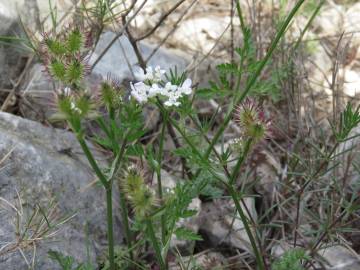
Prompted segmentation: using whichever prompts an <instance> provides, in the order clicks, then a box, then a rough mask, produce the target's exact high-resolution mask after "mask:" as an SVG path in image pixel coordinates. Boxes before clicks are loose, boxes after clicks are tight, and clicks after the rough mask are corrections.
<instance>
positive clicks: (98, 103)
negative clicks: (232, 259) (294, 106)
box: [39, 0, 359, 270]
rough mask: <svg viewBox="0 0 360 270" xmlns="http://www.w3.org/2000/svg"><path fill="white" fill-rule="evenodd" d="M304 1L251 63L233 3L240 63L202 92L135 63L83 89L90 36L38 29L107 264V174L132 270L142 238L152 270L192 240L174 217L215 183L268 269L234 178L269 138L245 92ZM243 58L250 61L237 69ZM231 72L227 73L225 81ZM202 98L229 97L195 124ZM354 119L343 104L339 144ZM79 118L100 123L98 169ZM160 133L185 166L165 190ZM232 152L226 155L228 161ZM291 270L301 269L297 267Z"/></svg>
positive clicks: (223, 68) (172, 74) (247, 36)
mask: <svg viewBox="0 0 360 270" xmlns="http://www.w3.org/2000/svg"><path fill="white" fill-rule="evenodd" d="M100 2H102V1H100ZM303 2H304V0H300V1H298V2H297V4H296V5H295V6H294V8H293V9H292V10H291V12H290V13H289V15H288V16H287V17H286V18H285V19H284V21H283V23H282V25H281V27H280V28H279V30H278V32H277V34H276V36H275V37H274V39H273V41H272V42H271V44H270V46H269V49H268V50H267V53H266V54H265V56H264V58H262V59H260V60H256V59H255V58H254V53H253V47H252V45H251V40H252V39H251V32H250V30H249V29H248V28H247V27H246V25H245V24H244V21H243V18H242V13H241V8H240V4H239V1H236V3H237V5H236V8H237V12H238V17H239V19H240V22H241V31H242V33H243V37H244V43H243V46H242V47H241V48H238V49H236V52H237V53H238V56H239V62H238V63H235V62H234V63H227V64H223V65H220V66H219V68H218V70H219V83H217V84H216V83H213V82H212V83H210V88H208V89H196V87H195V86H194V85H193V82H192V80H191V79H190V78H188V76H187V74H186V72H183V73H181V74H178V73H177V70H176V69H172V70H170V71H168V72H167V71H166V70H164V69H162V67H160V66H155V67H151V66H144V65H142V67H141V68H140V67H139V68H137V70H136V71H135V80H134V81H132V82H131V83H130V84H129V85H125V86H124V85H121V83H120V82H119V81H118V80H117V79H116V78H114V77H113V76H111V75H109V76H108V77H107V78H105V79H104V80H103V81H102V82H101V83H100V84H99V85H98V87H97V91H96V92H94V93H92V92H90V91H89V90H88V89H87V86H86V84H85V83H84V79H85V78H86V76H87V74H88V72H89V68H88V65H87V59H88V53H87V52H88V50H89V47H87V46H88V44H92V42H91V41H89V40H87V39H88V38H89V35H88V36H85V35H84V34H82V31H80V30H79V28H76V27H74V28H69V29H68V30H67V31H66V32H65V33H64V34H62V35H60V36H59V37H56V38H55V37H50V36H49V35H44V41H43V42H42V44H41V46H40V48H39V51H40V52H41V53H39V54H41V55H43V57H42V60H43V62H44V64H45V66H46V70H47V72H48V73H49V74H50V75H51V77H52V78H53V79H54V80H55V81H56V82H57V83H58V84H57V87H58V89H59V90H58V91H57V92H56V93H55V103H56V104H57V113H56V114H55V115H54V118H55V119H57V120H65V121H66V122H67V123H68V125H69V126H70V128H71V129H72V130H73V132H74V133H75V135H76V137H77V139H78V141H79V143H80V145H81V147H82V149H83V152H84V153H85V155H86V157H87V159H88V161H89V163H90V165H91V167H92V169H93V170H94V172H95V174H96V175H97V177H98V179H99V182H100V183H101V185H102V186H103V187H104V190H105V193H106V202H107V222H108V244H109V256H108V257H109V263H108V264H107V267H108V269H110V270H115V269H116V265H115V260H114V257H115V255H114V246H115V243H114V237H113V213H112V211H113V205H112V199H113V198H112V197H113V186H114V182H115V181H117V182H118V184H119V187H120V188H119V199H120V204H121V214H122V221H123V222H122V223H123V227H124V231H125V238H126V244H127V251H126V252H127V258H128V260H129V262H130V263H132V267H134V268H136V267H137V265H136V261H137V260H142V259H144V258H141V255H139V253H140V252H137V251H138V250H143V249H144V248H145V247H146V246H147V244H148V243H149V244H150V245H151V247H152V250H153V252H152V254H153V255H154V256H155V257H156V260H157V264H158V266H159V268H160V269H161V270H166V269H168V254H169V252H172V250H171V245H170V243H171V239H172V238H173V236H174V235H175V236H177V237H178V238H180V239H185V240H192V241H201V239H202V238H201V236H200V235H197V234H196V233H195V232H192V231H191V230H189V229H187V228H184V227H181V226H179V225H178V224H179V223H178V221H179V220H180V219H186V218H189V217H192V216H194V215H195V214H196V211H193V210H189V209H188V207H189V204H190V203H191V201H192V199H194V198H196V197H198V196H199V195H200V194H204V193H205V192H206V191H209V190H212V191H214V190H215V189H216V191H217V193H218V195H219V196H223V195H228V196H230V197H231V199H232V200H233V202H234V204H235V208H236V211H237V214H238V215H239V216H240V218H241V220H242V222H243V224H244V229H245V231H246V233H247V235H248V237H249V240H250V244H251V247H252V254H253V256H254V258H255V260H256V265H257V268H258V269H260V270H267V269H270V268H269V265H268V262H267V259H268V258H267V257H266V256H264V255H263V252H264V250H265V249H264V247H263V246H262V239H263V238H264V236H263V235H262V232H261V226H258V224H256V223H255V222H254V220H253V219H252V217H251V215H250V214H249V213H248V211H247V209H244V207H242V205H245V203H244V192H243V191H239V189H238V183H237V181H238V179H239V176H240V175H241V172H242V167H243V165H244V163H245V162H246V160H247V158H248V157H249V155H250V153H251V150H252V149H254V148H255V147H256V146H257V145H259V143H260V141H262V140H265V139H267V138H269V136H270V133H271V132H270V129H271V121H270V120H269V119H268V118H267V117H266V115H265V113H264V110H263V108H262V107H261V105H259V103H258V99H257V98H256V97H252V98H249V95H250V94H251V95H253V94H254V93H255V94H256V91H254V90H256V89H257V88H258V87H259V84H258V81H259V80H258V79H259V76H260V74H261V72H262V71H263V69H264V68H265V66H266V65H267V64H268V62H269V59H270V57H271V55H272V53H273V52H274V50H275V49H276V47H277V45H278V43H279V41H280V40H281V38H282V37H283V36H284V33H285V31H286V29H287V28H288V26H289V24H290V22H291V20H292V18H293V17H294V15H295V13H296V11H297V10H298V9H299V8H300V7H301V5H302V3H303ZM139 62H140V61H139ZM246 64H249V65H248V66H247V74H246V76H245V75H244V74H245V71H244V69H245V68H246ZM232 76H234V77H235V79H236V80H235V81H234V82H233V83H232V82H231V77H232ZM253 96H256V95H253ZM201 98H205V99H208V98H211V99H215V100H218V101H220V102H221V101H224V100H226V101H228V102H227V103H225V102H223V104H228V107H227V108H222V107H221V106H219V108H217V111H216V112H215V113H214V115H213V117H212V119H210V121H209V122H208V123H205V124H204V123H203V122H202V121H200V119H199V117H198V114H197V112H196V107H195V106H194V102H193V101H194V100H195V99H201ZM147 104H152V105H155V106H156V108H157V109H158V110H159V112H160V115H161V120H162V121H161V124H160V125H159V126H160V132H159V133H158V135H156V136H157V137H156V140H155V143H154V144H153V145H152V146H148V147H145V146H144V145H143V144H142V143H141V138H142V137H143V135H144V134H145V133H146V130H145V129H144V124H143V107H144V106H146V105H147ZM224 107H225V105H224ZM219 111H222V112H223V113H224V115H223V118H222V121H221V122H220V123H217V125H215V124H214V122H215V121H214V119H215V118H216V117H217V115H218V113H219ZM175 116H176V117H175ZM358 116H359V112H358V110H356V111H355V112H354V111H353V110H352V109H351V108H347V109H346V110H345V112H344V113H343V114H342V123H343V125H342V126H343V128H338V129H337V133H336V134H337V135H336V138H337V140H338V141H341V140H343V139H344V138H345V137H346V136H347V135H348V134H349V133H350V131H351V129H353V128H354V127H355V126H356V125H357V124H358V123H359V117H358ZM88 120H93V121H94V122H95V123H96V124H97V125H98V126H99V128H100V129H101V133H100V134H97V135H96V136H95V141H96V142H97V143H98V144H100V145H101V146H102V147H104V148H106V149H107V150H109V151H110V152H111V153H112V159H111V161H110V164H109V166H108V168H102V167H100V165H99V164H98V162H97V161H96V159H95V157H94V156H93V154H92V152H91V150H90V148H89V146H88V142H87V141H86V140H85V137H86V129H85V125H84V122H86V121H88ZM186 121H188V122H190V123H191V128H189V125H186V124H185V122H186ZM232 121H233V122H235V124H237V125H238V126H237V127H238V128H239V130H240V133H239V136H238V138H237V139H236V143H235V144H236V147H233V148H231V147H230V148H228V149H222V150H221V151H219V150H218V149H217V148H216V147H215V146H216V145H217V144H218V143H219V141H220V140H221V138H222V137H223V136H224V132H225V130H226V129H227V128H228V126H229V124H230V122H232ZM210 130H211V136H209V133H210V132H209V131H210ZM334 130H336V128H335V127H334ZM167 135H169V136H170V137H171V138H172V140H173V141H174V145H175V149H172V151H171V152H170V154H169V155H174V156H175V157H178V158H180V160H181V162H182V167H183V171H184V175H183V176H182V178H184V179H182V181H179V182H178V183H177V185H176V187H175V188H173V189H171V190H165V189H164V188H163V183H162V182H163V179H162V173H161V171H162V169H163V167H164V159H165V157H164V156H165V154H164V144H165V140H166V136H167ZM233 156H235V159H233V160H231V157H233ZM134 159H136V160H139V161H141V162H138V163H139V164H141V166H139V165H137V166H133V165H132V162H131V161H132V160H134ZM144 163H145V166H144ZM144 168H147V170H149V171H150V172H151V173H152V174H154V175H155V176H156V191H155V190H154V189H153V188H152V187H151V186H150V185H149V181H148V180H149V179H147V177H148V176H147V171H145V169H144ZM209 193H211V192H209ZM213 193H214V192H213ZM245 208H246V207H245ZM295 257H296V258H295V259H294V260H295V262H294V263H295V264H298V260H300V259H301V258H297V256H295ZM279 265H280V264H279ZM285 265H288V263H285ZM279 267H280V266H279ZM280 268H281V267H280ZM280 268H279V269H280ZM298 268H299V269H301V268H300V265H299V267H298ZM281 269H282V268H281Z"/></svg>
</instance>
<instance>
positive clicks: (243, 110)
mask: <svg viewBox="0 0 360 270" xmlns="http://www.w3.org/2000/svg"><path fill="white" fill-rule="evenodd" d="M235 120H236V122H237V123H238V124H239V125H240V128H241V139H244V140H248V139H251V140H252V141H253V143H257V142H259V141H260V140H262V139H264V138H266V137H268V136H269V135H270V120H268V119H266V118H265V113H264V111H263V108H262V107H261V106H260V105H259V104H258V103H257V102H256V101H255V100H253V99H250V98H247V99H246V100H245V101H244V102H243V103H242V104H240V105H239V106H238V108H237V110H236V114H235Z"/></svg>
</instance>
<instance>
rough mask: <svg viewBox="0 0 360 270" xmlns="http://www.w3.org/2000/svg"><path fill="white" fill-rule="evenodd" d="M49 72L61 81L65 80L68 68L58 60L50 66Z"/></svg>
mask: <svg viewBox="0 0 360 270" xmlns="http://www.w3.org/2000/svg"><path fill="white" fill-rule="evenodd" d="M49 71H50V74H51V75H52V76H54V77H55V78H56V79H57V80H59V81H64V80H65V75H66V68H65V65H64V64H63V63H62V62H61V61H59V60H58V59H52V60H51V62H50V65H49Z"/></svg>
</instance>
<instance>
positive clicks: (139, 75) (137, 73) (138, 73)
mask: <svg viewBox="0 0 360 270" xmlns="http://www.w3.org/2000/svg"><path fill="white" fill-rule="evenodd" d="M134 76H135V79H136V80H138V81H145V79H146V77H145V72H144V70H143V69H142V68H140V67H139V68H137V69H136V70H135V71H134Z"/></svg>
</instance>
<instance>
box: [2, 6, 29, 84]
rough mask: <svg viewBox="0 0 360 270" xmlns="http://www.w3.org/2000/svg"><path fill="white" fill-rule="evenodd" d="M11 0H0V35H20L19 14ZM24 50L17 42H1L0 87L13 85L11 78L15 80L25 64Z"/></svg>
mask: <svg viewBox="0 0 360 270" xmlns="http://www.w3.org/2000/svg"><path fill="white" fill-rule="evenodd" d="M8 2H9V1H6V0H0V35H1V36H19V35H21V33H22V32H21V28H20V25H19V23H18V15H17V13H16V11H15V9H14V8H13V7H12V5H11V4H9V3H8ZM22 57H24V51H23V50H21V48H19V47H18V46H15V43H10V44H4V43H2V44H0V87H6V88H7V87H11V86H12V84H11V80H15V78H16V76H17V75H18V73H19V69H21V66H22V65H23V64H24V61H23V60H22Z"/></svg>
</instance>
